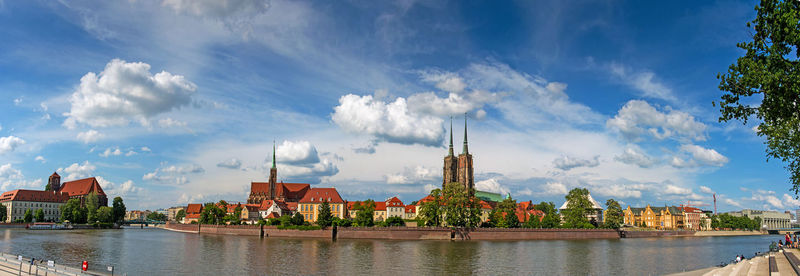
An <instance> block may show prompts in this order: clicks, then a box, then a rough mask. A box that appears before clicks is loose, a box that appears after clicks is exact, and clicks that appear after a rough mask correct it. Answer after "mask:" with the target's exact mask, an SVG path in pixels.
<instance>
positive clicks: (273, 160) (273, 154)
mask: <svg viewBox="0 0 800 276" xmlns="http://www.w3.org/2000/svg"><path fill="white" fill-rule="evenodd" d="M272 168H273V169H274V168H275V140H272Z"/></svg>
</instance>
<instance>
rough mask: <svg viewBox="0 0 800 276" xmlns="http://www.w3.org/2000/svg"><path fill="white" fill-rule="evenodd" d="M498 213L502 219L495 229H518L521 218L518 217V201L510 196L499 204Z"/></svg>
mask: <svg viewBox="0 0 800 276" xmlns="http://www.w3.org/2000/svg"><path fill="white" fill-rule="evenodd" d="M496 209H497V213H498V214H499V215H500V216H501V217H502V219H498V221H497V222H496V224H495V227H499V228H517V227H519V226H520V222H519V217H517V201H516V200H514V199H512V198H511V197H510V196H509V197H507V198H506V199H504V200H503V201H500V202H499V203H498V204H497V208H496Z"/></svg>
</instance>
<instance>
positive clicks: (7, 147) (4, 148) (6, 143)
mask: <svg viewBox="0 0 800 276" xmlns="http://www.w3.org/2000/svg"><path fill="white" fill-rule="evenodd" d="M24 144H25V140H22V139H21V138H19V137H15V136H6V137H0V154H6V153H9V152H12V151H14V150H15V149H16V148H17V147H19V146H21V145H24Z"/></svg>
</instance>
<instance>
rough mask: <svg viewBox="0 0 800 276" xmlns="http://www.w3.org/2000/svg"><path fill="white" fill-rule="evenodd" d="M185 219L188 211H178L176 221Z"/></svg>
mask: <svg viewBox="0 0 800 276" xmlns="http://www.w3.org/2000/svg"><path fill="white" fill-rule="evenodd" d="M184 217H186V211H184V210H183V209H180V210H178V213H177V214H175V221H181V220H183V218H184Z"/></svg>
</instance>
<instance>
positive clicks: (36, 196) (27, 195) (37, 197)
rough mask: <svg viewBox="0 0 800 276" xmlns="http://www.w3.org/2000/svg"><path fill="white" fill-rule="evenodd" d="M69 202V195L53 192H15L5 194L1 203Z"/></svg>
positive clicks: (0, 197) (0, 198)
mask: <svg viewBox="0 0 800 276" xmlns="http://www.w3.org/2000/svg"><path fill="white" fill-rule="evenodd" d="M67 200H69V194H67V193H60V192H52V191H35V190H13V191H9V192H5V193H3V195H2V196H0V201H33V202H58V203H63V202H67Z"/></svg>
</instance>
